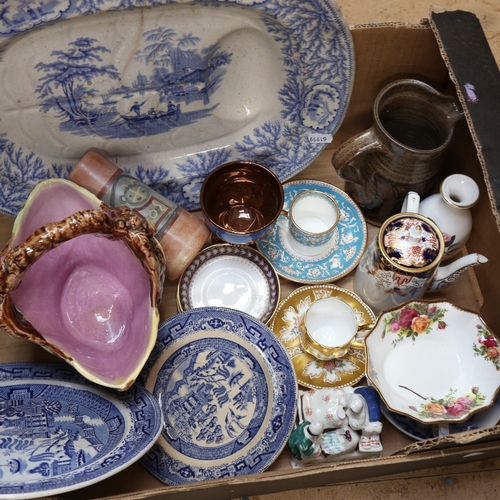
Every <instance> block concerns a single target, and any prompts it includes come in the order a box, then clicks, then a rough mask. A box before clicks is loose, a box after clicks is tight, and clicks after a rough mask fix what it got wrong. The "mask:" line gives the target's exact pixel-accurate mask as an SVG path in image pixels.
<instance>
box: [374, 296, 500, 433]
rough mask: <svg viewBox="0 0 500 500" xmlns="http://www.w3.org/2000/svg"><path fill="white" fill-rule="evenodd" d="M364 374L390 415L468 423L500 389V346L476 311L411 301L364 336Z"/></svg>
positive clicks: (438, 302)
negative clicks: (393, 413)
mask: <svg viewBox="0 0 500 500" xmlns="http://www.w3.org/2000/svg"><path fill="white" fill-rule="evenodd" d="M365 350H366V359H367V361H366V363H367V368H366V374H367V377H368V380H369V382H370V384H371V385H373V386H374V387H375V388H376V389H377V390H378V392H379V393H380V395H381V397H382V399H383V401H384V403H385V404H386V406H387V407H388V409H389V410H390V411H392V412H396V413H399V414H401V415H406V416H408V417H411V418H413V419H415V420H417V421H419V422H422V423H427V424H429V423H432V424H434V423H453V422H464V421H465V420H467V419H469V418H470V417H471V416H472V415H473V414H475V413H476V412H479V411H481V410H484V409H486V408H489V407H490V406H491V405H493V403H494V402H495V400H496V398H497V395H498V392H499V390H500V342H499V340H498V338H497V337H496V335H495V334H494V333H493V332H492V331H491V330H490V329H489V328H488V326H487V325H486V324H485V322H484V320H483V319H482V318H481V317H480V316H479V315H478V314H477V313H475V312H473V311H469V310H466V309H462V308H460V307H458V306H456V305H454V304H453V303H451V302H449V301H446V300H436V301H426V300H419V301H409V302H405V303H404V304H403V305H401V306H399V307H397V308H393V309H390V310H388V311H386V312H384V313H382V314H381V315H379V317H378V320H377V323H376V324H375V326H374V328H373V329H372V330H371V332H370V333H369V334H368V335H367V336H366V340H365Z"/></svg>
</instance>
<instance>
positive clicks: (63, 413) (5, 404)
mask: <svg viewBox="0 0 500 500" xmlns="http://www.w3.org/2000/svg"><path fill="white" fill-rule="evenodd" d="M63 392H65V394H63ZM86 394H87V395H88V394H89V393H86ZM65 396H66V397H65ZM68 401H72V403H68ZM82 403H83V404H82ZM108 407H109V409H108ZM108 411H109V414H108V415H106V413H107V412H108ZM103 415H104V416H105V420H104V419H103ZM0 422H1V424H0V453H1V454H2V457H3V458H2V459H0V478H1V477H3V476H4V473H3V471H4V469H5V468H8V469H9V472H10V475H12V476H13V477H17V476H25V477H28V476H29V477H30V478H33V477H37V478H42V477H52V476H60V475H61V474H64V473H67V472H70V471H73V470H74V469H76V468H79V467H83V466H84V465H85V464H86V463H87V462H92V461H94V459H95V457H97V456H98V455H102V454H103V453H105V452H106V451H107V450H108V449H110V447H112V446H113V445H114V443H115V441H116V442H118V441H119V440H120V439H121V437H122V436H121V434H122V432H123V429H122V427H123V420H122V416H121V415H120V413H119V412H118V411H116V409H114V408H113V407H112V406H111V405H109V402H108V401H105V400H103V399H102V398H100V397H99V396H98V395H95V396H94V398H93V400H90V399H89V400H85V401H84V400H82V398H81V396H80V395H79V393H78V391H76V390H73V389H71V388H66V389H64V390H62V389H61V387H59V386H51V385H30V386H25V385H22V384H20V385H18V386H10V387H8V388H0ZM117 430H118V431H119V432H118V433H117ZM20 436H22V439H20Z"/></svg>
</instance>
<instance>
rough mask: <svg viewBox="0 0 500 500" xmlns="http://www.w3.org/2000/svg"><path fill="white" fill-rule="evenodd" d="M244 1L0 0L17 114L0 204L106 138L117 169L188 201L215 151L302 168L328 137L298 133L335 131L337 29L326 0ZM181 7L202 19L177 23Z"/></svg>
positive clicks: (193, 201)
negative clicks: (290, 1) (293, 0)
mask: <svg viewBox="0 0 500 500" xmlns="http://www.w3.org/2000/svg"><path fill="white" fill-rule="evenodd" d="M248 3H249V5H247V2H233V1H231V0H224V1H204V2H192V3H191V2H183V1H181V2H166V0H161V1H154V2H153V1H151V2H146V1H144V2H143V1H139V0H128V1H120V2H118V1H116V2H112V1H111V2H106V3H105V4H103V2H79V1H76V0H74V1H69V0H67V1H63V0H61V1H55V0H54V1H52V2H30V3H28V2H20V3H15V2H11V1H7V4H5V2H3V3H2V5H3V8H2V9H1V10H0V36H1V34H2V33H3V34H4V40H3V42H2V47H1V50H2V60H0V73H2V74H3V73H5V75H4V79H3V80H4V85H5V87H6V88H8V89H10V90H9V92H8V94H9V97H8V98H6V99H5V102H4V103H3V106H2V102H0V112H3V111H5V110H6V109H13V110H14V111H16V112H15V113H14V114H13V119H12V120H10V121H9V127H8V128H7V124H6V123H4V124H3V126H2V124H1V123H0V134H1V137H0V161H1V162H2V163H3V164H4V165H5V166H6V168H5V171H4V172H2V174H1V176H0V185H2V186H3V187H2V189H1V190H0V211H2V212H5V213H8V214H9V215H15V214H16V213H17V212H18V211H19V209H20V208H21V206H22V204H23V202H24V200H25V199H26V197H27V195H28V193H29V191H30V190H31V189H32V188H33V187H34V185H35V184H36V183H38V182H41V181H42V180H45V179H47V178H53V177H67V175H68V174H69V171H70V169H71V166H72V164H74V162H76V161H77V159H78V158H80V157H81V156H82V154H83V152H84V151H86V150H88V149H89V148H92V147H97V148H99V147H101V148H103V149H109V148H111V149H113V151H114V153H115V155H116V157H117V158H120V161H119V162H118V163H119V165H120V168H122V169H123V170H125V171H126V172H127V173H129V174H131V175H133V176H134V177H136V178H138V179H139V180H140V181H141V182H143V183H145V184H147V185H149V186H151V187H153V188H154V189H156V190H158V191H159V192H160V194H162V195H163V196H167V197H168V198H169V199H171V200H172V201H173V202H175V203H177V204H178V205H180V206H181V207H183V208H186V209H188V210H192V209H197V208H199V189H200V187H201V183H202V181H203V178H204V177H205V176H206V175H207V174H208V173H209V172H210V171H211V170H213V169H214V168H215V167H216V166H218V165H221V164H222V163H225V162H228V161H232V160H236V159H239V160H250V161H258V162H260V163H263V164H265V165H266V166H267V167H268V168H270V169H271V170H273V171H274V172H275V173H276V174H277V175H278V177H279V178H280V180H285V179H287V178H289V177H291V176H292V175H293V174H294V173H296V172H298V171H300V170H302V169H303V168H305V167H306V166H307V165H308V164H309V163H310V162H311V161H312V160H314V159H315V158H316V157H317V156H318V155H319V153H320V152H321V151H322V150H323V149H324V147H325V146H326V144H322V143H317V142H314V141H311V140H309V135H310V134H311V133H312V134H314V133H320V134H332V133H333V132H334V131H335V130H336V129H337V128H338V127H339V126H340V122H341V119H342V117H343V115H344V113H345V110H346V107H347V103H348V100H349V99H348V98H349V95H350V79H351V77H352V72H353V66H354V64H353V60H352V53H351V48H350V39H349V36H348V33H346V32H343V30H345V27H344V26H340V24H341V23H340V20H339V19H338V18H337V13H336V12H335V11H334V10H332V7H331V6H330V5H329V4H328V2H326V3H323V2H321V4H316V3H315V4H314V9H312V8H310V7H311V6H310V5H309V3H310V2H304V3H301V4H299V5H294V6H293V8H292V9H289V8H288V7H287V6H282V5H280V4H279V3H278V2H277V1H276V0H265V1H261V2H251V3H250V2H248ZM101 4H102V5H101ZM136 4H137V5H136ZM149 4H151V5H155V6H157V7H155V9H139V8H137V9H130V8H129V7H133V6H137V7H144V6H146V5H149ZM192 10H194V11H195V12H196V15H199V16H202V15H203V16H204V17H206V18H207V23H206V24H207V25H208V27H206V28H205V29H204V30H200V29H198V28H196V27H194V26H193V25H192V23H189V22H187V20H188V16H190V15H192V12H191V11H192ZM111 11H116V12H111ZM83 14H85V15H83ZM86 14H92V15H91V16H88V15H86ZM111 14H113V15H112V16H111ZM297 14H299V15H297ZM94 15H95V18H94ZM96 19H98V20H99V22H95V20H96ZM54 20H60V21H62V22H58V23H52V24H51V21H54ZM167 20H168V22H167ZM101 21H102V22H101ZM39 26H41V27H43V28H44V29H42V30H39V29H32V28H36V27H39ZM339 27H340V28H341V29H339ZM16 34H17V36H14V35H16ZM319 38H321V41H322V43H316V41H317V40H318V39H319ZM331 39H335V46H334V47H332V46H330V45H329V43H327V41H328V40H331ZM54 40H57V43H55V42H54ZM297 40H300V41H301V43H300V44H298V45H297V43H296V42H297ZM34 47H37V49H35V48H34ZM249 48H250V49H252V48H253V49H252V54H253V57H248V54H247V51H248V50H249ZM296 48H299V49H300V51H301V52H303V54H301V55H300V54H295V52H294V51H295V50H296ZM20 54H22V57H21V56H20ZM261 54H262V57H261V56H260V55H261ZM28 61H29V63H28ZM13 65H16V66H17V69H16V71H21V72H23V73H25V74H26V78H25V79H24V80H23V82H22V85H19V82H17V81H14V80H12V79H11V77H10V76H9V75H10V73H9V71H8V70H7V68H12V66H13ZM249 73H251V74H254V77H253V78H252V79H248V78H247V76H246V75H247V74H249ZM268 73H269V74H268ZM241 74H244V75H245V77H244V78H241ZM262 82H265V85H266V87H265V89H264V86H263V83H262ZM35 109H38V110H39V111H40V113H34V112H33V111H34V110H35ZM26 114H29V115H30V117H31V119H30V120H28V122H27V123H25V121H24V118H25V115H26ZM42 117H45V120H43V121H42V122H40V119H41V118H42ZM48 117H50V118H51V119H52V120H47V118H48ZM42 123H43V124H44V125H43V126H42V125H41V124H42ZM35 129H36V130H37V132H38V133H39V134H40V133H41V134H42V135H44V139H41V140H39V141H33V140H32V133H33V132H34V130H35ZM180 130H182V131H183V133H182V136H180V135H178V133H176V131H180ZM145 138H149V139H148V141H149V142H148V147H147V148H146V150H145V149H144V147H143V141H144V139H145ZM289 141H292V143H293V144H294V147H293V148H290V147H289ZM62 144H64V148H62V147H61V145H62Z"/></svg>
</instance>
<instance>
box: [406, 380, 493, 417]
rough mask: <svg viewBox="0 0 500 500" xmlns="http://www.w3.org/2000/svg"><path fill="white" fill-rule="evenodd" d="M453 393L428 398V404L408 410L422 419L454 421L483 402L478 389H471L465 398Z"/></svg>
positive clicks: (483, 398)
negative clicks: (438, 397) (437, 397)
mask: <svg viewBox="0 0 500 500" xmlns="http://www.w3.org/2000/svg"><path fill="white" fill-rule="evenodd" d="M455 393H456V390H450V392H449V393H448V394H447V395H446V396H444V397H443V398H441V399H434V398H430V401H429V402H428V403H422V404H421V405H420V407H419V408H418V409H417V408H416V407H415V406H409V408H410V410H413V411H415V412H417V414H418V416H419V417H421V418H423V419H436V420H456V419H457V418H460V417H462V416H466V415H467V414H469V413H470V412H471V411H473V410H474V409H475V408H476V407H480V406H482V405H483V403H484V400H485V397H484V395H482V394H481V393H480V392H479V388H478V387H472V389H471V392H470V393H468V394H466V395H465V396H456V395H455Z"/></svg>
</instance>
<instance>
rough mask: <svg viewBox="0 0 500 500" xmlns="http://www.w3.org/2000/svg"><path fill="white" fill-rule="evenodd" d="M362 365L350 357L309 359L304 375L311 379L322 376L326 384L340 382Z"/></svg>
mask: <svg viewBox="0 0 500 500" xmlns="http://www.w3.org/2000/svg"><path fill="white" fill-rule="evenodd" d="M359 370H360V367H359V366H358V365H357V364H356V363H354V362H353V361H351V360H349V359H348V358H339V359H332V360H330V361H319V360H317V359H314V360H312V361H309V363H307V364H306V365H305V367H304V370H303V372H302V375H304V376H306V377H310V378H311V379H319V378H322V379H323V382H324V383H325V384H335V383H336V382H340V381H341V380H342V378H343V377H345V376H346V375H352V374H353V373H354V372H357V371H359Z"/></svg>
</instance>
